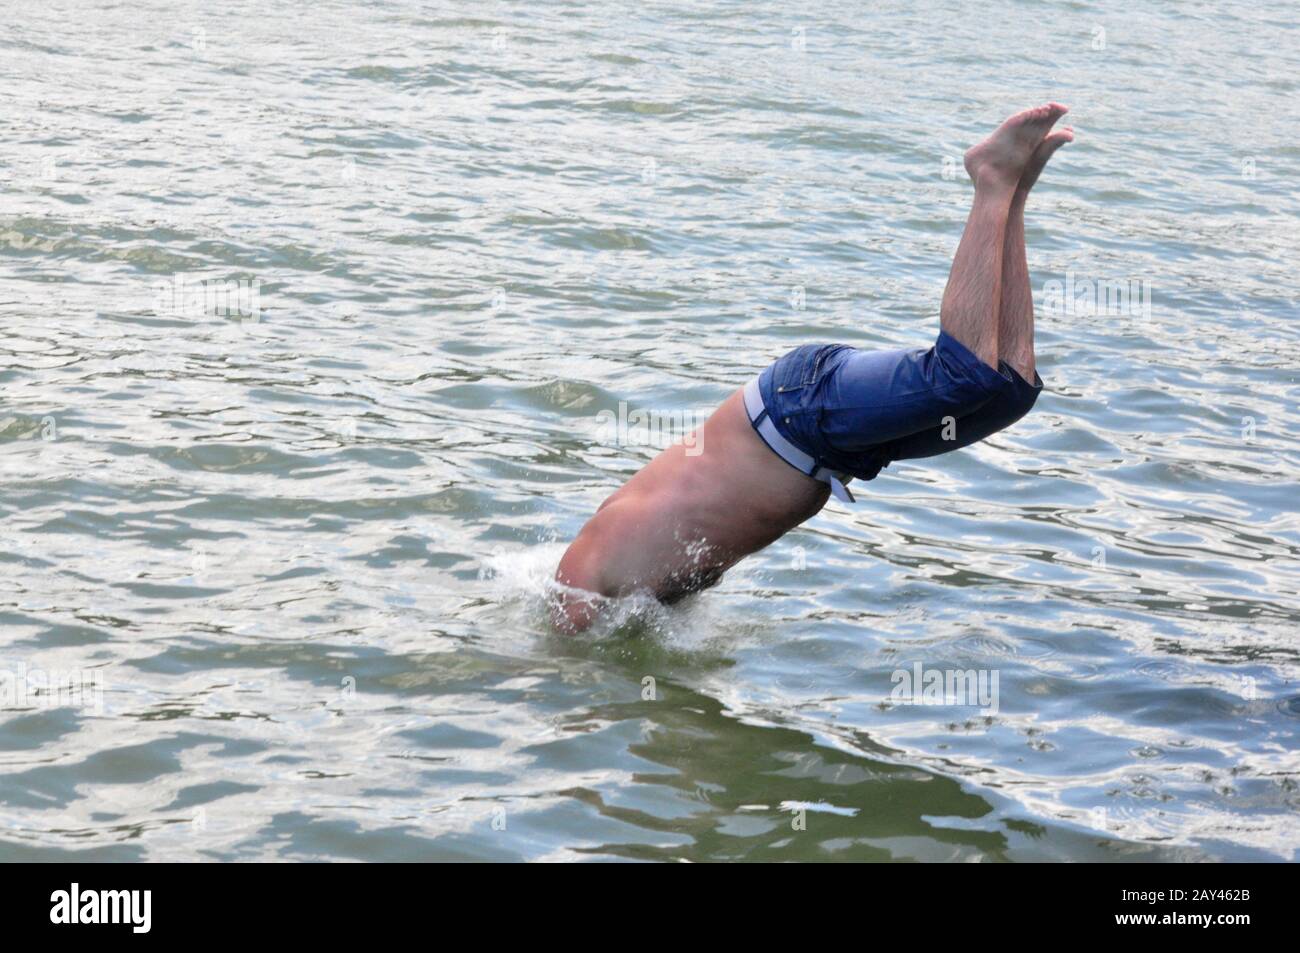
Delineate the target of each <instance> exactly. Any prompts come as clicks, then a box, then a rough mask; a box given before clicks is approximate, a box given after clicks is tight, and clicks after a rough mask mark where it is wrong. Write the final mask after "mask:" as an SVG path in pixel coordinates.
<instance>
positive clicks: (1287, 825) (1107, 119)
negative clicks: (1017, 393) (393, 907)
mask: <svg viewBox="0 0 1300 953" xmlns="http://www.w3.org/2000/svg"><path fill="white" fill-rule="evenodd" d="M10 6H11V8H10V9H9V10H7V11H6V12H7V16H6V18H5V19H6V23H5V24H4V25H3V26H2V27H0V81H3V86H4V89H5V97H4V104H5V105H4V109H3V110H2V111H0V112H2V114H0V131H2V132H3V135H0V188H2V189H3V192H2V194H3V203H2V204H0V318H2V319H3V322H4V330H5V334H4V337H3V340H2V341H0V348H2V349H3V354H4V360H3V364H2V365H0V387H2V391H0V396H2V399H3V405H2V406H0V454H2V455H0V464H2V466H3V470H2V471H0V512H2V514H3V523H2V524H0V525H3V536H2V537H0V563H2V566H0V631H2V632H3V636H2V641H0V663H3V666H2V667H3V669H4V672H5V673H7V674H6V676H5V677H6V681H5V682H4V684H3V687H4V690H5V692H7V694H5V695H4V696H3V697H2V698H0V766H2V767H0V857H3V858H5V859H11V860H12V859H18V860H46V859H102V860H142V859H147V860H174V859H182V860H197V859H210V858H219V859H338V860H399V859H400V860H417V859H460V858H475V859H493V860H495V859H503V860H508V859H581V858H605V859H608V858H627V859H644V860H729V859H738V860H739V859H744V860H769V859H771V860H788V859H800V860H808V859H859V860H905V859H911V860H1032V859H1070V860H1127V859H1147V860H1195V859H1238V860H1240V859H1247V860H1254V859H1262V860H1279V859H1280V860H1293V859H1295V858H1296V855H1297V850H1298V849H1300V823H1298V818H1300V814H1298V812H1300V788H1298V785H1300V758H1298V757H1297V730H1298V729H1300V687H1298V686H1297V677H1298V676H1300V664H1298V662H1300V659H1298V656H1297V648H1296V632H1297V620H1298V619H1300V597H1298V593H1297V590H1298V589H1300V570H1298V569H1297V562H1296V556H1297V546H1298V545H1300V523H1298V521H1297V519H1296V515H1295V510H1296V501H1297V498H1300V495H1298V494H1297V477H1298V476H1300V458H1298V456H1297V453H1296V447H1295V433H1296V431H1297V428H1298V427H1300V410H1298V409H1297V396H1298V387H1297V365H1298V364H1300V342H1298V337H1300V332H1298V331H1297V326H1296V299H1297V292H1298V287H1297V278H1296V266H1297V260H1298V259H1300V255H1298V254H1297V252H1298V245H1300V239H1298V237H1297V236H1298V235H1300V227H1298V224H1300V223H1298V213H1300V200H1298V199H1297V191H1296V183H1297V181H1298V178H1297V177H1298V174H1300V147H1298V146H1297V144H1296V128H1297V119H1298V118H1300V116H1297V106H1296V104H1297V102H1300V89H1298V88H1297V87H1298V85H1300V81H1298V77H1300V28H1298V27H1297V19H1298V18H1297V15H1296V10H1295V7H1294V5H1293V4H1290V3H1281V2H1278V3H1263V4H1258V3H1246V2H1242V0H1229V2H1214V3H1188V4H1180V5H1178V6H1179V8H1180V11H1181V12H1178V13H1174V12H1173V11H1172V10H1166V9H1165V7H1164V6H1163V5H1148V4H1129V3H1121V2H1118V0H1107V2H1103V3H1099V4H1083V3H1029V2H1008V0H996V2H994V3H992V4H979V5H976V4H952V5H948V4H940V3H933V2H926V3H920V4H915V3H897V4H895V3H884V4H869V5H867V4H863V5H860V6H859V5H857V4H825V5H822V4H817V5H814V6H813V9H811V10H809V11H808V12H796V11H795V10H794V8H792V7H790V6H789V5H788V4H781V3H766V2H761V3H749V2H746V3H739V2H734V3H733V2H715V3H708V4H694V3H681V4H668V3H636V4H632V3H608V4H562V3H546V4H524V3H518V4H495V3H479V2H476V3H463V4H453V3H414V2H410V3H329V2H327V3H312V4H293V5H287V4H271V3H249V2H244V3H238V2H236V3H230V4H225V5H221V6H222V11H223V12H221V13H214V12H211V11H210V10H208V9H206V8H207V7H208V5H198V4H194V5H189V6H187V5H183V4H182V5H176V4H172V3H161V2H158V3H130V4H119V3H105V4H97V3H93V2H75V3H74V2H49V3H47V2H42V3H36V2H27V0H20V2H17V3H15V4H11V5H10ZM1048 98H1053V99H1059V100H1062V101H1064V102H1067V103H1070V104H1071V105H1072V106H1073V112H1072V115H1071V117H1070V118H1071V121H1072V122H1073V124H1074V126H1075V128H1076V130H1077V131H1078V141H1077V142H1076V143H1075V144H1073V145H1072V146H1070V147H1068V148H1067V149H1065V150H1064V151H1063V152H1061V153H1059V154H1058V156H1057V157H1056V158H1055V159H1054V160H1053V162H1052V164H1051V166H1050V167H1049V169H1048V170H1047V172H1046V174H1045V175H1044V178H1043V181H1042V182H1041V184H1040V185H1039V188H1038V190H1037V191H1036V192H1035V195H1034V197H1033V199H1032V200H1031V205H1030V220H1029V245H1030V266H1031V270H1032V273H1033V281H1034V286H1035V289H1036V292H1038V294H1039V298H1040V302H1039V306H1040V315H1039V326H1038V341H1039V352H1040V366H1041V370H1042V373H1043V376H1044V378H1045V380H1046V382H1047V390H1046V392H1045V393H1044V395H1043V397H1042V399H1041V400H1040V401H1039V404H1038V407H1037V408H1036V410H1035V411H1034V412H1033V413H1032V414H1031V415H1030V416H1029V417H1027V418H1025V419H1024V420H1023V421H1022V422H1021V423H1019V424H1018V425H1016V426H1015V427H1014V428H1013V429H1012V430H1009V431H1006V432H1004V433H1001V434H998V435H997V436H995V437H994V438H993V439H992V440H990V441H988V442H987V443H986V444H983V445H980V446H978V447H975V448H973V449H971V450H967V451H964V452H960V453H956V454H952V455H948V456H945V457H941V458H938V459H935V460H928V461H913V462H908V463H903V464H897V465H895V466H893V467H891V468H890V469H889V470H887V471H886V472H885V473H884V474H883V475H882V476H881V477H880V478H879V479H878V480H876V481H874V482H873V483H870V484H867V485H863V486H861V487H860V488H859V491H860V492H859V498H860V500H861V502H860V504H859V505H858V506H856V507H853V508H849V507H845V506H842V505H840V504H838V503H834V502H833V503H832V504H831V506H830V507H828V509H827V510H826V511H825V512H824V513H823V514H822V515H821V516H819V517H818V518H816V519H815V520H813V521H812V522H811V523H809V524H807V525H806V526H805V527H803V528H802V529H800V530H799V531H797V532H795V533H793V534H791V535H790V536H788V537H787V538H786V539H784V540H782V541H781V542H780V543H778V544H777V545H775V546H773V547H772V548H770V549H769V550H767V551H766V552H764V553H762V554H760V555H758V556H756V557H753V558H751V559H750V560H748V561H746V562H745V563H744V564H743V565H742V566H741V567H740V568H739V569H738V571H736V572H734V573H733V574H731V575H730V576H729V577H728V578H727V579H726V580H725V582H724V583H723V584H722V586H720V587H719V588H718V589H716V590H713V591H711V592H709V593H706V594H704V595H702V596H700V597H696V598H695V599H693V600H692V601H691V602H690V603H689V604H687V605H685V606H682V607H679V608H676V609H673V610H651V609H648V608H646V607H644V606H638V605H629V606H625V607H623V608H624V611H623V612H622V614H621V616H620V617H619V619H618V620H617V623H616V624H614V625H612V626H611V627H610V629H609V630H607V631H604V632H602V633H599V634H597V635H595V636H592V637H590V638H582V639H564V638H561V637H559V636H556V635H553V634H549V633H548V631H547V628H546V625H545V622H544V613H543V611H542V606H543V593H544V585H545V580H546V579H547V577H548V576H549V575H550V573H551V572H552V570H553V567H554V565H555V561H556V559H557V558H558V555H559V553H560V552H561V551H562V548H563V546H564V543H565V541H566V540H568V539H569V538H571V536H572V535H573V534H574V532H575V531H576V530H577V529H578V527H579V526H580V525H581V524H582V522H583V521H584V519H585V518H586V517H587V516H588V515H589V514H590V513H591V512H592V510H593V509H594V507H595V506H596V505H597V504H599V502H600V501H601V500H602V499H603V498H604V497H605V496H606V495H607V494H608V493H609V492H610V491H611V490H613V489H614V488H615V487H616V486H617V485H618V484H619V483H620V482H621V481H622V480H624V479H626V478H627V477H628V476H629V475H630V474H631V473H633V472H634V471H635V470H636V469H637V468H638V467H639V466H641V465H642V464H643V463H644V462H645V460H647V459H648V458H649V457H650V456H651V455H652V454H653V453H654V447H652V446H646V445H644V442H640V443H639V442H638V441H637V440H636V439H634V436H635V435H631V434H630V435H628V436H629V439H626V440H618V439H611V437H610V434H609V433H608V429H609V428H608V427H602V423H601V421H602V420H606V421H607V419H608V415H609V414H615V415H617V414H618V412H619V407H620V402H626V405H625V406H626V407H629V408H643V409H644V408H648V409H651V410H652V411H654V412H656V413H667V414H670V413H674V412H678V413H680V412H690V411H694V410H704V409H707V408H709V407H711V406H713V405H715V404H716V403H717V402H718V401H720V400H721V399H722V398H723V397H724V396H726V395H727V394H728V393H729V392H730V390H731V389H732V388H734V387H736V386H737V385H738V384H740V383H742V382H743V381H744V380H745V379H746V378H747V377H748V376H749V375H751V374H753V373H754V372H755V371H756V370H757V369H758V368H760V367H761V366H762V365H763V364H765V363H766V362H768V361H770V360H771V359H773V358H774V357H776V356H777V355H779V354H781V353H782V352H784V351H785V350H788V349H789V348H790V347H792V346H793V345H794V344H796V343H802V342H807V341H814V340H822V341H825V340H837V341H844V342H848V343H851V344H854V345H858V346H862V347H873V346H890V347H897V346H904V345H925V344H928V343H929V342H930V341H931V340H932V339H933V336H934V334H935V331H936V329H937V312H938V304H939V298H940V295H941V293H942V288H943V283H944V280H945V278H946V275H947V270H948V264H949V261H950V258H951V255H952V252H953V251H954V249H955V247H956V243H957V240H958V237H959V235H960V230H961V225H962V222H963V220H964V217H965V212H966V207H967V204H968V202H969V198H970V194H971V193H970V188H969V185H968V184H967V183H966V182H965V181H964V176H962V175H960V174H954V173H960V155H961V152H962V150H963V149H964V148H965V147H966V146H968V145H969V144H970V143H972V142H973V141H975V139H976V138H978V137H979V136H981V135H982V134H983V132H984V131H985V130H987V129H988V128H990V127H991V126H992V125H993V124H994V123H996V122H997V121H999V120H1000V119H1001V118H1002V117H1003V116H1004V115H1006V114H1007V113H1009V112H1011V111H1012V110H1014V109H1018V108H1021V107H1023V106H1026V105H1031V104H1034V103H1037V102H1040V101H1043V100H1045V99H1048ZM227 281H229V282H244V283H245V284H243V285H237V286H234V288H233V292H234V293H233V294H230V295H229V296H228V297H227V298H226V299H225V300H224V303H223V301H222V300H221V299H213V298H205V299H199V300H198V301H197V304H196V303H195V301H194V300H191V299H189V298H187V297H186V289H191V288H194V287H200V288H203V289H212V288H214V287H215V288H217V289H218V290H220V288H222V287H223V285H220V284H218V285H214V284H213V282H227ZM1089 282H1104V283H1114V282H1124V283H1125V288H1128V289H1135V294H1134V296H1133V297H1132V298H1131V299H1130V301H1129V302H1128V303H1127V305H1125V306H1119V304H1120V303H1119V302H1118V299H1117V300H1116V302H1111V303H1108V302H1106V301H1105V300H1104V299H1103V301H1102V307H1100V308H1096V307H1089V306H1088V302H1089V300H1090V299H1089V298H1088V296H1087V294H1086V292H1087V289H1088V288H1089V287H1091V286H1090V285H1089V284H1088V283H1089ZM196 283H205V284H196ZM1051 283H1055V284H1051ZM1130 283H1131V284H1130ZM1112 287H1114V285H1113V284H1112ZM178 288H179V289H182V290H181V291H180V292H179V293H178V291H177V289H178ZM1060 288H1067V289H1070V290H1069V292H1068V297H1066V299H1065V302H1064V304H1063V303H1062V296H1061V295H1060V294H1058V291H1057V289H1060ZM1080 289H1082V291H1080ZM228 290H229V289H228ZM1143 301H1146V302H1149V307H1145V306H1143V305H1142V302H1143ZM602 413H604V414H605V416H604V417H602V416H601V415H602ZM616 436H617V435H616ZM918 664H919V665H920V666H922V670H923V671H940V672H944V671H950V670H961V671H967V670H970V671H975V672H978V673H983V675H984V676H987V677H994V676H995V677H996V678H997V679H998V681H997V687H998V691H997V693H996V704H991V705H985V706H982V707H981V706H959V705H903V704H900V703H899V700H898V699H897V698H893V697H891V693H893V691H894V689H895V686H896V683H897V679H896V676H895V673H897V672H900V671H901V672H909V673H911V672H915V671H916V669H915V666H916V665H918ZM64 673H80V675H81V676H82V677H83V679H84V678H86V677H89V678H90V679H91V683H92V684H93V685H96V686H102V691H98V690H94V691H91V692H90V693H89V695H88V696H85V697H82V698H81V700H80V702H78V701H77V699H70V698H67V697H63V698H60V697H59V693H58V692H56V691H54V690H53V689H52V688H47V690H46V691H40V690H39V686H40V684H41V679H42V678H44V679H47V685H49V686H53V685H55V684H58V682H59V679H61V678H62V677H63V674H64ZM20 686H25V688H24V690H23V691H20V690H19V688H20ZM33 686H35V687H33ZM87 698H93V699H94V701H95V703H93V704H92V703H90V702H89V701H88V700H87Z"/></svg>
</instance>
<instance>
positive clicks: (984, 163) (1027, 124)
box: [965, 103, 1070, 189]
mask: <svg viewBox="0 0 1300 953" xmlns="http://www.w3.org/2000/svg"><path fill="white" fill-rule="evenodd" d="M1069 111H1070V110H1069V107H1068V106H1062V105H1061V104H1060V103H1047V104H1045V105H1042V106H1035V107H1034V108H1033V109H1026V110H1024V111H1023V112H1018V113H1016V114H1015V115H1014V116H1012V117H1011V118H1010V119H1008V120H1007V121H1006V122H1004V123H1003V124H1002V125H1000V126H998V128H997V129H995V130H993V135H991V136H989V137H988V138H987V139H985V140H984V141H983V142H981V143H980V144H979V145H976V146H972V147H971V148H970V149H968V150H967V151H966V156H965V159H966V171H967V172H968V173H970V177H971V179H972V181H974V183H975V188H976V189H980V188H1003V189H1015V187H1016V185H1017V184H1019V182H1020V176H1021V173H1023V172H1024V170H1025V166H1026V165H1028V163H1029V158H1030V156H1032V155H1033V152H1034V149H1035V148H1037V147H1038V144H1039V143H1040V142H1042V141H1043V137H1044V136H1046V135H1047V131H1048V130H1049V129H1051V128H1052V124H1053V123H1055V122H1056V120H1058V119H1060V118H1061V117H1062V116H1064V115H1065V114H1066V113H1067V112H1069Z"/></svg>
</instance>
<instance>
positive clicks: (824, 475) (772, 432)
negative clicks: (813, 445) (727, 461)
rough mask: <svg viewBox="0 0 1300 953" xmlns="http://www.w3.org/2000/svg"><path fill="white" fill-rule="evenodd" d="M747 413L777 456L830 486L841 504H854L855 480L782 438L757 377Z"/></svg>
mask: <svg viewBox="0 0 1300 953" xmlns="http://www.w3.org/2000/svg"><path fill="white" fill-rule="evenodd" d="M745 413H747V414H748V415H749V422H750V423H751V424H752V425H753V427H754V430H755V431H756V432H757V433H758V436H759V437H760V438H761V439H762V441H763V442H764V443H765V444H767V446H768V448H769V449H770V450H771V451H772V452H773V453H775V454H776V455H777V456H778V457H780V458H781V459H782V460H784V461H785V462H786V463H788V464H790V466H792V467H794V468H795V469H796V470H798V471H799V472H800V473H802V474H804V475H805V476H810V477H812V478H813V479H814V480H821V481H822V482H823V483H826V484H829V485H830V488H831V493H833V494H834V495H835V498H836V499H837V500H842V501H844V502H845V503H853V502H854V499H853V494H852V493H850V492H849V488H848V487H847V486H845V484H846V483H848V482H849V481H850V480H852V479H853V477H852V476H851V475H849V474H847V473H843V472H841V471H839V470H828V469H827V468H826V467H824V466H822V465H821V464H820V463H819V462H818V460H817V458H816V457H814V456H812V455H811V454H809V453H806V452H805V451H803V450H800V449H799V448H798V447H796V446H795V445H794V444H792V443H791V442H790V441H789V440H787V439H785V437H783V436H781V432H780V431H779V430H777V429H776V424H774V423H772V416H771V414H769V413H768V412H767V407H766V406H764V404H763V394H762V391H760V390H759V387H758V378H757V377H755V378H753V379H752V380H750V382H749V383H748V384H746V385H745Z"/></svg>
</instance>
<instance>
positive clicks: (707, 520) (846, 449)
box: [551, 103, 1074, 632]
mask: <svg viewBox="0 0 1300 953" xmlns="http://www.w3.org/2000/svg"><path fill="white" fill-rule="evenodd" d="M1067 111H1068V110H1067V108H1066V107H1065V106H1062V105H1060V104H1059V103H1048V104H1046V105H1044V106H1038V107H1036V108H1034V109H1027V110H1025V111H1024V112H1021V113H1017V114H1016V115H1014V116H1012V117H1011V118H1010V119H1008V120H1007V121H1006V122H1004V123H1003V124H1002V125H1001V126H999V127H998V128H997V130H995V131H994V133H993V134H992V135H991V136H989V137H988V138H987V139H985V140H984V141H983V142H981V143H980V144H979V145H977V146H975V147H974V148H972V149H970V151H968V152H967V153H966V156H965V161H966V171H967V172H968V173H969V174H970V177H971V179H972V181H973V182H974V183H975V199H974V203H973V204H972V206H971V211H970V216H969V218H967V220H966V230H965V231H964V232H963V233H962V237H961V243H960V244H959V245H958V248H957V255H956V257H955V258H954V259H953V262H952V271H951V272H950V273H949V275H948V286H947V288H946V289H945V290H944V293H943V303H942V305H941V308H940V312H939V327H940V333H939V338H938V340H937V341H936V342H935V345H934V346H933V347H931V348H929V349H928V350H920V349H916V350H898V351H884V352H864V351H859V350H857V349H855V348H852V347H848V346H845V345H804V346H803V347H798V348H796V349H795V350H793V351H791V352H790V353H789V354H786V355H785V356H784V357H782V358H780V359H779V360H777V361H776V362H775V363H774V364H772V365H770V366H769V367H768V368H767V369H766V370H764V371H763V372H762V374H760V375H759V376H758V377H757V378H755V379H754V380H752V381H750V383H749V384H747V385H746V386H745V387H743V388H741V389H740V390H737V391H736V392H735V393H733V394H732V395H731V396H730V397H729V398H727V400H726V401H725V402H723V404H722V406H721V407H719V408H718V409H717V410H716V411H714V413H713V414H712V415H711V416H710V417H709V419H708V420H707V421H705V423H704V426H703V428H702V430H701V432H700V433H699V434H697V435H696V439H695V441H693V442H692V446H693V447H694V448H695V450H694V452H687V448H686V447H684V446H683V445H681V444H678V445H676V446H673V447H670V448H669V449H667V450H665V451H664V452H663V453H661V454H659V455H658V456H657V457H655V459H654V460H652V461H651V462H650V463H649V464H648V465H647V466H646V467H645V468H644V469H642V470H641V471H640V472H639V473H637V474H636V475H635V476H633V477H632V479H631V480H629V481H628V482H627V483H626V484H624V485H623V487H621V488H620V489H619V490H618V491H616V492H615V493H614V494H613V495H612V496H611V497H609V499H607V500H606V501H605V502H604V503H602V504H601V506H600V508H599V509H598V510H597V511H596V515H595V516H593V517H592V518H591V519H590V520H589V521H588V522H587V524H586V525H585V526H583V528H582V531H581V533H579V534H578V538H577V539H576V540H574V541H573V544H572V545H570V546H569V548H568V550H567V551H566V552H565V554H564V556H563V558H562V559H561V560H560V565H559V567H558V569H557V570H556V574H555V580H556V582H557V583H558V586H557V587H556V589H557V591H556V594H555V597H554V601H553V603H552V609H551V617H552V621H553V622H554V624H555V626H556V627H557V628H558V629H560V630H561V631H563V632H578V631H581V630H583V629H585V628H587V627H588V626H589V625H591V623H592V622H593V621H594V620H595V618H596V616H597V615H598V613H599V611H600V607H601V604H602V602H603V601H604V600H605V599H606V598H607V597H614V596H622V595H626V594H628V593H631V592H634V591H638V590H647V591H650V592H653V593H654V594H655V595H656V596H657V597H658V598H659V599H660V600H662V601H664V602H673V601H675V600H677V599H679V598H681V597H682V596H683V595H685V594H687V593H689V592H693V591H696V590H699V589H703V588H706V587H708V586H711V585H714V584H715V583H717V581H718V580H719V579H720V578H721V577H722V574H723V572H725V571H726V570H727V569H728V568H730V567H731V566H733V565H734V564H735V563H737V562H738V561H740V560H741V559H742V558H744V557H745V556H747V555H749V554H750V553H753V552H756V551H758V550H760V549H762V548H763V547H765V546H767V545H768V544H770V543H772V542H774V541H775V540H777V539H779V538H780V537H781V536H783V535H784V534H786V533H787V532H789V531H790V530H792V529H794V528H795V527H796V526H798V525H799V524H800V523H802V522H803V521H804V520H807V519H809V518H810V517H812V516H813V515H815V514H816V513H817V512H818V511H819V510H820V509H821V508H822V506H823V505H825V503H826V501H827V499H828V498H829V497H830V496H831V494H832V493H834V495H835V496H836V497H838V498H840V499H842V500H845V501H846V502H852V500H853V497H852V495H851V494H850V492H849V491H848V488H847V487H846V486H845V484H846V483H847V482H849V480H851V479H859V480H870V479H873V478H874V477H875V476H876V474H877V473H879V472H880V469H881V468H882V467H884V466H886V465H887V464H888V463H890V462H891V461H893V460H904V459H910V458H914V457H928V456H933V455H935V454H939V453H944V452H946V451H948V450H956V449H958V448H959V447H965V446H968V445H969V444H971V443H974V442H975V441H977V440H982V439H983V438H984V437H987V436H988V435H989V434H991V433H994V432H995V431H997V430H1001V429H1002V428H1003V427H1006V426H1008V425H1010V424H1012V423H1014V422H1015V421H1017V420H1019V419H1020V418H1021V417H1023V416H1024V415H1025V414H1026V413H1027V412H1028V411H1029V408H1030V407H1032V406H1033V404H1034V401H1035V400H1036V399H1037V397H1038V392H1039V391H1040V390H1041V389H1042V386H1043V382H1042V381H1041V380H1040V379H1039V377H1038V374H1037V372H1036V370H1035V368H1034V305H1033V294H1032V292H1031V291H1030V287H1029V267H1028V264H1027V263H1026V260H1025V222H1024V208H1025V198H1026V197H1027V196H1028V194H1029V190H1030V188H1031V187H1032V186H1033V184H1034V182H1035V181H1037V179H1038V175H1039V173H1040V172H1042V170H1043V166H1044V165H1046V164H1047V160H1048V159H1049V158H1050V157H1051V155H1052V153H1053V152H1055V151H1056V150H1057V149H1058V148H1059V147H1060V146H1062V145H1063V144H1065V143H1066V142H1070V141H1072V140H1073V138H1074V135H1073V132H1072V131H1071V130H1070V129H1068V128H1067V129H1064V130H1061V131H1059V132H1052V131H1051V129H1052V126H1053V125H1055V123H1056V121H1057V120H1058V119H1060V118H1061V117H1062V116H1063V115H1065V113H1066V112H1067ZM1031 382H1032V383H1031Z"/></svg>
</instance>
